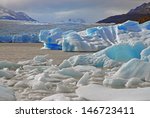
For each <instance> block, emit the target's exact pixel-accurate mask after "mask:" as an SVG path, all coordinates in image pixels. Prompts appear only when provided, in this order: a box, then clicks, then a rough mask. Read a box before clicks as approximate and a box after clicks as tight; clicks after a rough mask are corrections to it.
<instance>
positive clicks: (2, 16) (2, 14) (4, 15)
mask: <svg viewBox="0 0 150 118" xmlns="http://www.w3.org/2000/svg"><path fill="white" fill-rule="evenodd" d="M0 20H20V21H36V20H34V19H33V18H31V17H30V16H28V15H27V14H26V13H24V12H16V11H13V10H10V9H7V8H5V7H3V6H0Z"/></svg>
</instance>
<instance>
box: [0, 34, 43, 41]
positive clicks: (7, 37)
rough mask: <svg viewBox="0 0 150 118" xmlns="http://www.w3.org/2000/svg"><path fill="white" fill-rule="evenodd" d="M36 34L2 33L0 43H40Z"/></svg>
mask: <svg viewBox="0 0 150 118" xmlns="http://www.w3.org/2000/svg"><path fill="white" fill-rule="evenodd" d="M39 42H40V41H39V37H38V35H36V34H20V35H0V43H39Z"/></svg>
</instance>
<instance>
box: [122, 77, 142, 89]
mask: <svg viewBox="0 0 150 118" xmlns="http://www.w3.org/2000/svg"><path fill="white" fill-rule="evenodd" d="M143 82H144V81H142V80H141V79H139V78H137V77H133V78H131V79H129V81H128V82H127V83H126V85H125V86H126V87H128V88H136V87H139V86H140V84H142V83H143Z"/></svg>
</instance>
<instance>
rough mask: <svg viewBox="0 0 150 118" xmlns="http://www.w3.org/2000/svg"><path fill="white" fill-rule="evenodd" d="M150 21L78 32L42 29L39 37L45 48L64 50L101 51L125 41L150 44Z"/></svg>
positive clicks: (125, 23)
mask: <svg viewBox="0 0 150 118" xmlns="http://www.w3.org/2000/svg"><path fill="white" fill-rule="evenodd" d="M149 26H150V23H149V22H146V23H143V24H139V23H138V22H136V21H127V22H124V23H122V24H116V25H113V26H98V27H91V28H87V29H85V30H83V31H80V32H76V31H73V30H68V31H64V30H62V29H60V28H55V29H51V30H42V31H41V32H40V34H39V39H40V41H41V42H43V43H44V48H48V49H51V50H63V51H70V52H72V51H88V52H89V51H99V50H102V49H104V48H106V47H109V46H112V45H116V44H121V43H125V42H127V43H128V42H129V43H135V42H137V41H144V44H150V42H149V40H148V39H149V38H150V31H149V29H150V28H149Z"/></svg>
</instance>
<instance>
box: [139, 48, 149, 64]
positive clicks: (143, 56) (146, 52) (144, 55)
mask: <svg viewBox="0 0 150 118" xmlns="http://www.w3.org/2000/svg"><path fill="white" fill-rule="evenodd" d="M141 59H142V60H145V61H149V62H150V46H149V47H147V48H146V49H144V50H142V52H141Z"/></svg>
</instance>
